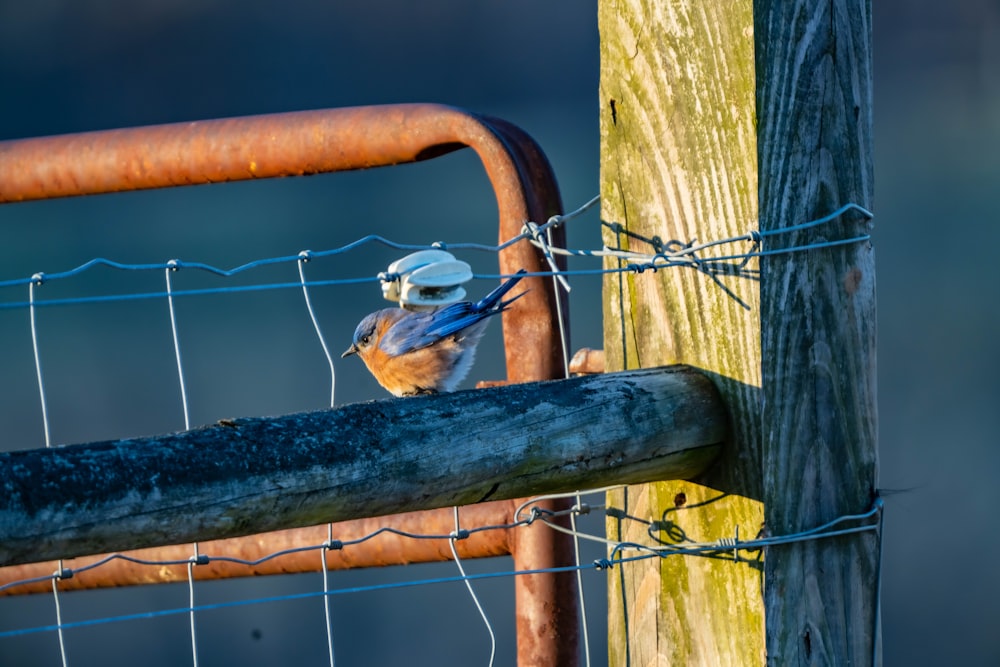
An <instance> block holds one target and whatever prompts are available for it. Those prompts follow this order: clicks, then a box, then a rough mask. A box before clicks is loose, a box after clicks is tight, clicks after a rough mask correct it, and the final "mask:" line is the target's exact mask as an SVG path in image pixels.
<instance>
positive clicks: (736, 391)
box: [599, 0, 764, 665]
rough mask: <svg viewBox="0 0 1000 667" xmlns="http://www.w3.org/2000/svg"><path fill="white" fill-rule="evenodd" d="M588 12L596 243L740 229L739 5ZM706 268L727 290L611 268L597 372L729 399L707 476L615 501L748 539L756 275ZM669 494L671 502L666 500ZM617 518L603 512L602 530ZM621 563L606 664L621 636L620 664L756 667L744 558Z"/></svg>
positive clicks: (755, 465)
mask: <svg viewBox="0 0 1000 667" xmlns="http://www.w3.org/2000/svg"><path fill="white" fill-rule="evenodd" d="M599 24H600V30H601V83H600V95H601V106H600V109H601V118H600V127H601V193H602V219H603V220H604V221H605V222H607V223H614V224H616V225H618V226H619V229H620V231H617V232H616V231H615V229H612V228H608V227H606V228H605V234H604V241H605V243H606V244H607V245H608V246H609V247H627V248H628V249H630V250H632V251H638V252H649V253H651V254H652V253H655V252H657V251H658V250H659V249H660V248H659V247H657V246H656V245H655V244H654V243H650V241H652V240H653V239H654V238H658V239H659V240H660V241H669V240H677V241H681V242H689V241H693V240H695V239H697V240H698V241H708V240H714V239H721V238H726V237H729V236H735V235H739V234H743V233H745V232H746V231H747V230H748V229H750V228H753V227H755V226H756V196H757V195H756V193H757V184H756V160H757V156H756V142H755V115H754V96H755V90H754V85H755V84H754V81H755V77H754V60H753V32H752V25H753V18H752V6H751V3H750V2H749V1H741V2H736V3H722V4H720V5H718V6H716V5H714V4H711V3H708V4H706V3H696V2H683V1H680V0H677V1H674V2H655V1H651V0H649V1H646V2H641V3H639V4H638V5H633V4H628V5H627V4H626V3H624V2H618V1H613V2H601V3H599ZM644 239H645V240H644ZM748 249H749V248H748V247H742V248H739V247H737V248H727V249H726V250H727V251H728V252H739V251H740V250H748ZM617 265H618V261H617V260H609V263H608V266H609V267H610V266H617ZM748 268H749V269H751V270H753V269H755V268H756V266H755V265H754V264H751V265H750V266H749V267H748ZM719 280H720V281H721V282H722V283H723V284H724V285H725V287H726V290H728V293H727V291H726V290H723V289H721V288H720V287H719V285H718V284H716V283H715V282H714V281H713V279H712V278H711V277H709V276H707V275H705V274H703V273H700V272H697V271H695V270H693V269H690V268H673V269H667V270H662V271H659V272H657V273H655V274H654V273H652V272H649V271H646V272H644V273H642V274H638V275H637V274H627V275H626V277H625V278H624V279H620V278H619V276H617V275H615V274H611V275H610V276H609V277H608V278H606V280H605V296H604V307H605V311H604V312H605V316H606V318H605V354H606V360H607V363H608V365H609V370H611V369H617V368H624V367H626V366H628V367H630V368H631V367H632V365H633V364H635V363H640V364H641V365H645V366H649V365H658V364H662V363H678V362H679V363H688V364H692V365H695V366H697V367H699V368H701V369H703V370H704V371H706V372H707V373H709V375H710V376H711V377H713V379H714V380H715V382H716V385H717V387H718V388H719V390H720V392H721V393H722V395H723V397H724V400H725V402H726V404H727V405H728V407H729V409H730V412H731V420H732V423H733V426H734V437H733V439H732V442H730V443H729V447H728V450H727V453H726V456H724V458H723V460H722V461H721V462H720V463H719V464H717V465H716V466H715V468H713V472H712V474H711V475H709V476H706V477H703V478H701V479H699V480H698V482H699V483H697V484H696V483H694V482H662V483H658V484H655V485H646V486H644V487H638V488H630V489H629V492H628V494H625V495H623V496H622V497H620V498H617V499H618V500H619V501H622V502H624V501H625V500H626V499H631V501H634V502H637V503H638V504H639V505H641V506H642V511H644V512H646V513H647V515H645V516H644V518H646V519H649V520H652V521H662V520H664V515H665V513H666V515H667V516H674V515H676V517H677V518H678V522H679V523H681V524H682V526H683V529H684V532H685V533H686V534H688V535H693V536H698V539H707V540H715V539H718V538H720V537H731V536H732V535H733V533H734V530H735V527H736V526H739V530H740V535H741V537H744V538H750V537H753V535H755V534H756V532H757V530H759V528H760V526H761V520H762V508H761V506H760V503H759V500H758V499H759V497H760V495H759V489H760V460H759V452H760V422H759V395H760V390H759V387H760V347H759V319H758V318H759V315H758V311H757V307H758V303H759V293H758V287H759V286H758V283H757V282H756V281H755V280H754V279H753V276H752V275H750V274H749V273H747V274H744V275H723V276H721V277H719ZM622 291H624V292H625V293H624V294H623V293H621V292H622ZM619 311H621V312H619ZM679 493H683V495H684V497H685V498H686V501H685V507H686V508H687V509H683V510H678V509H677V507H676V506H675V502H676V499H677V497H678V494H679ZM719 496H723V497H722V498H721V499H718V500H713V501H712V502H705V504H700V503H702V502H704V501H709V500H712V499H713V498H719ZM698 505H700V506H698ZM630 509H634V508H630ZM617 528H618V526H617V523H616V522H614V521H611V522H609V533H608V534H609V536H611V537H615V532H614V531H615V530H617ZM644 532H645V529H644V528H643V529H642V530H640V531H639V534H637V535H633V538H634V539H639V538H643V537H645V536H644ZM647 539H648V538H647ZM742 556H743V559H744V561H745V560H746V555H745V554H743V555H742ZM622 567H623V570H622V571H621V572H614V573H612V575H611V577H610V582H611V583H610V585H609V596H610V597H609V601H610V604H609V608H610V614H611V618H610V623H609V625H610V628H609V630H610V633H611V635H610V637H609V646H610V652H611V656H610V659H611V664H624V662H625V648H626V644H627V648H628V651H629V654H630V655H629V657H630V660H631V663H632V664H649V663H647V662H646V660H653V661H654V662H655V661H659V660H663V661H664V662H667V663H669V664H692V665H699V664H703V665H709V664H740V665H755V664H763V661H764V655H763V643H764V641H763V639H764V638H763V607H762V601H761V590H760V583H761V581H760V572H759V564H750V563H747V562H739V563H734V562H732V561H723V560H718V559H708V558H697V557H687V556H686V557H671V558H667V559H663V560H659V561H640V562H637V563H633V564H629V565H625V566H622ZM654 582H655V591H656V594H655V595H650V594H649V592H650V587H651V586H652V585H653V583H654ZM623 596H624V597H623ZM626 615H627V617H628V625H629V627H628V628H625V624H626V619H625V616H626Z"/></svg>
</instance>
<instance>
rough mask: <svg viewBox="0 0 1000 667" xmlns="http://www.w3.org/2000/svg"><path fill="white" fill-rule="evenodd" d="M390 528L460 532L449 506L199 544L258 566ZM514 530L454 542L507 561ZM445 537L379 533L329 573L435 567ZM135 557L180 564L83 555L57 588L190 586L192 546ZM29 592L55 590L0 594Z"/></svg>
mask: <svg viewBox="0 0 1000 667" xmlns="http://www.w3.org/2000/svg"><path fill="white" fill-rule="evenodd" d="M514 509H515V503H514V501H511V500H507V501H499V502H494V503H483V504H481V505H470V506H468V507H463V508H461V510H460V514H459V516H460V521H461V525H462V527H463V528H464V529H466V530H472V529H473V528H480V527H484V526H502V525H506V524H508V523H510V522H511V521H512V518H513V515H514ZM385 528H393V529H395V530H400V531H404V532H407V533H412V534H418V535H448V534H450V533H451V532H452V531H453V530H454V529H455V518H454V514H453V512H452V510H451V509H450V508H444V509H439V510H429V511H426V512H407V513H404V514H396V515H394V516H389V517H375V518H371V519H359V520H356V521H344V522H339V523H334V524H332V525H330V526H327V525H320V526H312V527H309V528H295V529H291V530H279V531H274V532H270V533H261V534H259V535H249V536H247V537H235V538H230V539H225V540H213V541H210V542H202V543H200V544H199V545H198V552H199V553H200V554H205V555H208V556H209V557H212V556H228V557H231V558H239V559H242V560H246V561H256V560H260V559H261V558H264V557H266V556H269V555H271V554H274V553H277V552H279V551H285V550H289V549H297V548H301V547H309V546H317V545H321V544H323V543H325V542H326V541H327V538H328V537H329V535H330V534H332V535H333V539H334V540H338V541H340V542H343V543H346V542H351V541H353V540H357V539H361V538H364V537H366V536H369V535H372V534H374V533H375V532H376V531H379V530H381V529H385ZM510 532H511V531H510V530H509V529H493V530H484V531H481V532H473V533H471V534H470V535H469V537H468V538H466V539H462V540H458V541H457V542H455V547H456V549H457V550H458V555H459V556H460V557H461V558H489V557H492V556H506V555H507V554H509V553H510ZM448 542H449V540H447V539H415V538H412V537H404V536H401V535H397V534H395V533H391V532H382V533H380V534H379V535H378V536H376V537H373V538H372V539H370V540H366V541H364V542H360V543H358V544H348V545H346V546H344V547H343V548H341V549H334V550H328V551H327V552H326V564H327V567H328V568H329V569H331V570H346V569H351V568H361V567H383V566H388V565H406V564H409V563H432V562H438V561H450V560H452V555H451V548H450V546H449V544H448ZM123 555H126V556H128V557H130V558H137V559H141V560H146V561H157V562H163V561H182V562H181V563H180V564H177V565H159V566H156V567H150V566H149V565H144V564H141V563H134V562H130V561H128V560H124V559H115V560H111V561H109V562H107V563H105V564H103V565H101V566H99V567H96V568H94V569H92V570H84V571H78V570H80V569H81V568H85V567H86V566H88V565H91V564H93V563H96V562H98V561H101V560H103V559H104V558H106V557H107V554H104V555H100V556H84V557H81V558H73V559H70V560H64V561H63V562H62V567H63V568H65V569H68V570H71V571H73V576H72V577H69V578H64V579H61V580H60V581H59V590H60V591H73V590H84V589H92V588H107V587H111V586H121V585H123V584H124V582H128V583H130V584H161V583H171V582H178V581H187V577H188V574H187V564H186V563H184V562H183V561H186V560H187V559H189V558H191V557H192V556H193V555H194V553H193V550H192V548H191V545H190V544H179V545H176V546H170V547H156V548H152V549H137V550H135V551H128V552H124V554H123ZM321 562H322V561H321V560H320V555H319V553H318V550H309V551H298V552H295V553H290V554H286V555H282V556H279V557H277V558H273V559H269V560H266V561H264V562H263V563H259V564H255V565H243V564H241V563H233V562H230V561H226V560H210V561H209V562H208V563H207V564H204V565H199V566H198V567H195V568H194V569H193V570H192V572H193V574H194V578H195V579H198V580H203V579H227V578H231V577H248V576H261V575H268V574H293V573H299V572H317V571H318V570H319V569H320V567H321V565H320V564H321ZM59 569H60V566H59V563H57V562H55V561H49V562H43V563H31V564H29V565H14V566H10V567H4V568H0V585H4V584H9V583H11V582H15V581H24V580H27V579H36V578H41V577H49V576H51V575H52V573H53V572H57V571H59ZM31 593H43V594H45V593H52V584H51V581H50V580H49V579H45V580H44V581H37V582H33V583H29V584H23V585H19V586H12V587H11V588H8V589H5V590H3V591H0V595H25V594H31Z"/></svg>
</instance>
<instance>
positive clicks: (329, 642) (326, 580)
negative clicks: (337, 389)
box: [319, 399, 334, 667]
mask: <svg viewBox="0 0 1000 667" xmlns="http://www.w3.org/2000/svg"><path fill="white" fill-rule="evenodd" d="M331 400H332V399H331ZM332 544H333V524H332V523H328V524H327V525H326V544H324V545H323V548H322V549H320V552H319V553H320V558H322V559H323V610H324V613H325V616H326V647H327V651H328V652H329V654H330V667H334V659H333V619H331V618H330V567H329V564H328V563H327V562H326V554H327V551H329V550H330V548H331V545H332Z"/></svg>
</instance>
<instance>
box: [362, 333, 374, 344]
mask: <svg viewBox="0 0 1000 667" xmlns="http://www.w3.org/2000/svg"><path fill="white" fill-rule="evenodd" d="M371 339H372V337H371V336H369V335H368V334H365V335H364V336H362V337H361V344H362V345H367V344H368V342H369V341H370V340H371Z"/></svg>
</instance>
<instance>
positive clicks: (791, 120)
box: [755, 0, 881, 665]
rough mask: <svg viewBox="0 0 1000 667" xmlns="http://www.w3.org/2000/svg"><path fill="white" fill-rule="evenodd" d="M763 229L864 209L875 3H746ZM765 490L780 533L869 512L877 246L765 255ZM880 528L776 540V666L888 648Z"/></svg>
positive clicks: (863, 658)
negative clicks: (751, 32)
mask: <svg viewBox="0 0 1000 667" xmlns="http://www.w3.org/2000/svg"><path fill="white" fill-rule="evenodd" d="M755 35H756V43H757V64H758V70H757V76H758V80H759V81H760V85H759V87H758V93H757V116H758V132H759V135H758V146H759V152H760V184H761V187H760V211H761V228H762V231H768V230H774V229H780V228H782V227H788V226H791V225H795V224H797V223H801V222H804V221H807V220H813V219H817V218H820V217H822V216H825V215H827V214H829V213H831V212H833V211H835V210H837V209H838V208H840V207H841V206H843V205H845V204H848V203H851V202H853V203H856V204H860V205H861V206H865V207H870V206H871V201H872V195H873V186H872V176H873V165H872V78H871V77H872V63H871V46H872V45H871V4H870V2H869V0H838V1H836V2H818V1H816V0H795V1H790V2H786V1H784V0H782V1H780V2H776V1H772V0H758V1H757V2H756V3H755ZM870 231H871V223H870V221H869V220H867V219H866V218H864V217H862V216H860V215H858V214H857V213H849V214H846V215H844V216H842V217H841V218H839V219H837V220H835V221H833V222H832V223H831V224H828V225H824V226H822V227H817V228H813V229H806V230H803V231H800V232H796V233H794V234H782V235H780V236H777V237H771V238H773V239H775V240H774V242H773V243H769V244H767V245H766V246H765V249H771V250H773V249H777V248H780V247H785V246H799V245H806V244H813V243H822V242H824V241H833V240H838V239H850V238H855V237H858V236H863V235H865V234H868V233H870ZM761 317H762V336H763V339H762V344H763V359H764V366H763V379H764V384H763V387H764V402H763V405H764V412H763V423H764V431H763V451H764V500H765V503H766V516H767V527H768V531H769V532H770V533H771V534H772V535H783V534H789V533H794V532H798V531H801V530H804V529H808V528H812V527H814V526H817V525H820V524H822V523H825V522H827V521H830V520H831V519H834V518H836V517H838V516H842V515H845V514H857V513H861V512H864V511H866V510H867V509H869V508H870V507H871V504H872V502H873V499H874V496H875V493H876V491H875V490H876V486H877V478H878V455H877V413H876V406H875V258H874V252H873V249H872V246H871V244H870V243H867V242H863V243H852V244H848V245H844V246H839V247H835V248H825V249H819V250H812V251H809V252H801V253H795V254H777V255H773V256H769V257H767V258H766V259H764V260H762V263H761ZM879 540H880V536H879V535H877V534H876V533H872V532H865V533H862V534H857V535H851V536H845V537H838V538H830V539H823V540H817V541H810V542H800V543H796V544H788V545H782V546H775V547H771V548H769V549H768V551H767V555H766V558H765V572H766V587H765V591H766V599H765V604H766V612H767V655H768V663H769V664H773V665H870V664H872V663H873V662H875V663H879V662H880V661H881V658H880V655H879V650H878V637H877V632H876V630H875V628H876V620H877V617H878V608H877V600H878V597H877V585H878V582H877V569H878V551H879Z"/></svg>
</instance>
